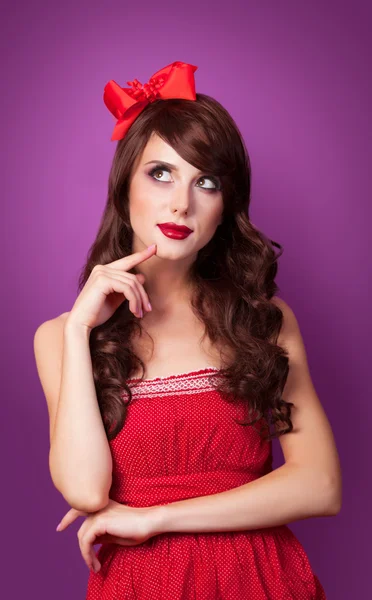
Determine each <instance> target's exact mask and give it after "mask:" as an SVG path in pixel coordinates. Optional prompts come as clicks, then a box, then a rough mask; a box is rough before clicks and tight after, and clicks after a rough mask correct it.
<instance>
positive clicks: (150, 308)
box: [147, 302, 152, 310]
mask: <svg viewBox="0 0 372 600" xmlns="http://www.w3.org/2000/svg"><path fill="white" fill-rule="evenodd" d="M147 308H148V309H149V310H152V306H151V304H150V302H149V303H148V305H147Z"/></svg>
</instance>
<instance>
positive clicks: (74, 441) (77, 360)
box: [49, 319, 112, 512]
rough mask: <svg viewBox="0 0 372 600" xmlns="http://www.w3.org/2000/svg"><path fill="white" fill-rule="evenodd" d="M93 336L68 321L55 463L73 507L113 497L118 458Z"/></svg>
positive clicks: (90, 506) (59, 484) (55, 475)
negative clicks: (96, 374) (95, 366)
mask: <svg viewBox="0 0 372 600" xmlns="http://www.w3.org/2000/svg"><path fill="white" fill-rule="evenodd" d="M89 335H90V332H89V330H87V329H85V328H82V327H79V326H77V325H75V324H72V323H70V322H69V321H68V319H67V320H66V322H65V326H64V347H63V357H62V376H61V387H60V395H59V403H58V409H57V413H56V419H55V425H54V429H53V433H52V438H51V447H50V453H49V468H50V473H51V476H52V480H53V483H54V484H55V486H56V488H57V489H58V490H59V491H60V492H61V493H62V495H63V496H64V498H65V499H66V501H67V502H68V503H69V504H70V506H72V507H73V508H76V509H78V510H86V511H90V512H91V511H95V510H99V509H100V508H102V507H103V506H104V505H105V504H107V502H108V491H109V489H110V485H111V478H112V457H111V452H110V448H109V444H108V441H107V436H106V433H105V429H104V426H103V422H102V418H101V414H100V411H99V406H98V401H97V395H96V391H95V386H94V379H93V371H92V362H91V356H90V350H89Z"/></svg>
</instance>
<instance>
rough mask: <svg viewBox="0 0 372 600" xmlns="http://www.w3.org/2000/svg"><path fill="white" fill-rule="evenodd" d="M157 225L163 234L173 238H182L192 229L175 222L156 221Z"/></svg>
mask: <svg viewBox="0 0 372 600" xmlns="http://www.w3.org/2000/svg"><path fill="white" fill-rule="evenodd" d="M158 227H159V229H160V230H161V231H162V233H164V235H166V236H167V237H169V238H172V239H174V240H183V239H185V238H186V237H188V236H189V235H190V233H192V229H190V228H189V227H186V225H177V224H176V223H158Z"/></svg>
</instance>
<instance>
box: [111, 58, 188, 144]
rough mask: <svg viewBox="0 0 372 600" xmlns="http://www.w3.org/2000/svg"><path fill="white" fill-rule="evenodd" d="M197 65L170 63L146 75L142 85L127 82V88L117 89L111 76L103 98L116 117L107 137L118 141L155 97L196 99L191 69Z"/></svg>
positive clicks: (118, 87)
mask: <svg viewBox="0 0 372 600" xmlns="http://www.w3.org/2000/svg"><path fill="white" fill-rule="evenodd" d="M197 68H198V67H195V66H194V65H190V64H188V63H183V62H179V61H177V62H173V63H171V64H170V65H167V66H166V67H164V68H163V69H160V71H157V72H156V73H154V75H152V77H150V79H149V81H148V83H145V84H144V85H142V83H140V82H139V81H138V79H134V80H133V81H127V84H128V85H130V86H131V87H130V88H121V87H120V86H119V85H118V84H117V83H116V82H115V81H114V80H113V79H111V80H110V81H109V82H108V83H107V84H106V86H105V88H104V92H103V101H104V103H105V104H106V106H107V108H108V109H109V111H110V112H111V113H112V114H113V115H114V117H115V118H116V119H118V121H117V123H116V125H115V127H114V131H113V134H112V137H111V140H120V139H121V138H123V137H124V136H125V134H126V132H127V131H128V129H129V127H130V126H131V124H132V123H133V121H135V119H136V118H137V117H138V115H139V114H140V112H141V111H142V110H143V109H144V108H145V106H147V105H148V104H149V102H154V100H156V99H157V98H161V99H163V100H167V99H169V98H184V99H185V100H196V94H195V80H194V72H195V71H196V69H197Z"/></svg>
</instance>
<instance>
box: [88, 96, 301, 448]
mask: <svg viewBox="0 0 372 600" xmlns="http://www.w3.org/2000/svg"><path fill="white" fill-rule="evenodd" d="M153 132H155V133H156V134H157V135H159V136H160V137H161V138H162V139H164V140H165V141H166V142H167V143H168V144H169V145H171V146H172V147H173V148H174V150H175V151H176V152H177V153H178V154H179V155H180V156H181V157H182V158H183V159H184V160H186V161H187V162H189V163H190V164H192V165H193V166H194V167H195V168H197V169H199V170H200V171H203V172H205V173H208V174H209V175H216V176H217V177H219V179H220V181H221V183H222V193H223V220H222V223H221V224H220V225H219V226H218V227H217V229H216V232H215V234H214V236H213V238H212V239H211V240H210V241H209V242H208V244H206V246H204V247H203V248H201V249H200V250H199V252H198V255H197V258H196V260H195V262H194V263H193V265H192V267H191V271H190V275H191V281H192V282H193V284H194V285H193V289H194V291H193V295H192V300H191V306H192V310H193V311H194V313H195V314H196V315H197V316H198V317H199V319H200V320H201V321H202V322H203V323H204V324H205V333H204V336H203V338H204V337H205V336H206V335H207V336H208V337H209V339H210V341H211V343H212V344H218V347H221V348H225V349H226V351H227V353H228V352H229V353H230V354H229V355H230V356H233V357H234V359H233V360H232V361H231V360H229V361H228V360H226V357H225V358H224V357H223V353H222V352H221V362H222V364H223V368H222V369H221V371H220V372H219V374H220V375H222V377H218V378H216V386H215V387H216V389H217V390H218V391H219V392H220V393H221V394H222V396H223V398H224V399H226V400H227V401H229V402H233V401H234V400H237V399H240V400H243V401H244V406H245V408H246V410H247V411H248V414H249V415H250V418H252V417H253V418H252V420H251V421H248V422H247V421H245V420H243V421H241V422H240V424H241V425H253V426H254V425H255V423H257V422H258V421H259V422H260V423H261V425H262V424H263V426H262V427H261V429H260V434H261V435H263V436H264V439H266V440H271V439H273V438H275V437H278V436H279V435H283V434H284V433H288V432H289V431H291V430H292V429H293V426H292V422H291V420H290V414H291V406H293V404H292V403H291V402H286V401H285V400H284V399H283V398H282V397H281V396H282V392H283V388H284V385H285V382H286V379H287V375H288V371H289V365H288V363H289V360H288V354H287V351H286V350H285V349H284V348H282V347H280V346H279V345H277V341H278V336H279V333H280V329H281V325H282V319H283V313H282V311H281V310H280V308H279V307H278V306H276V305H274V304H273V303H272V302H270V299H271V298H272V297H273V296H274V294H275V293H276V292H277V291H278V289H279V288H278V286H277V285H276V283H275V282H274V278H275V276H276V273H277V268H278V265H277V260H278V258H279V257H280V256H281V254H282V251H283V250H282V246H281V245H280V244H278V243H276V242H274V241H272V240H270V239H268V238H267V237H266V236H265V235H264V234H263V233H262V232H260V231H259V230H258V229H257V228H256V227H255V226H254V225H253V224H252V223H251V221H250V220H249V205H250V196H251V166H250V160H249V156H248V152H247V149H246V146H245V143H244V140H243V138H242V136H241V134H240V132H239V130H238V127H237V125H236V123H235V122H234V120H233V119H232V117H231V116H230V114H229V113H228V112H227V110H226V109H225V108H224V107H223V106H222V105H221V104H220V103H219V102H218V101H216V100H215V99H214V98H212V97H210V96H208V95H206V94H196V100H184V99H178V98H177V99H169V100H161V99H158V100H155V101H154V102H152V103H150V104H148V105H147V106H146V107H145V109H144V110H143V111H142V112H141V113H140V114H139V116H138V117H137V118H136V120H135V121H134V123H133V124H132V125H131V127H130V128H129V130H128V132H127V134H126V136H125V137H124V138H123V139H121V140H119V141H118V143H117V146H116V150H115V154H114V158H113V161H112V165H111V169H110V173H109V180H108V197H107V202H106V206H105V209H104V212H103V216H102V219H101V223H100V225H99V229H98V234H97V236H96V239H95V241H94V242H93V244H92V246H91V247H90V249H89V252H88V257H87V261H86V264H85V265H84V267H83V269H82V271H81V273H80V277H79V284H78V291H79V292H80V291H81V289H82V287H83V286H84V285H85V283H86V281H87V279H88V277H89V276H90V273H91V271H92V269H93V267H94V266H95V265H97V264H101V265H104V264H107V263H110V262H112V261H114V260H117V259H119V258H122V257H123V256H127V255H129V254H132V238H133V230H132V228H131V225H130V219H129V198H128V189H129V181H130V176H131V172H132V167H133V164H134V161H135V159H136V157H137V156H138V155H139V154H142V152H143V150H144V148H145V146H146V144H147V142H148V140H149V138H150V136H151V135H152V133H153ZM274 246H275V247H277V248H278V249H279V253H278V254H275V251H274ZM129 272H132V273H136V272H137V271H136V268H133V269H132V270H130V271H129ZM136 327H138V328H139V329H140V330H141V320H140V319H137V318H136V317H135V316H134V315H133V314H132V312H131V311H130V310H129V303H128V302H127V301H124V302H123V303H122V304H121V305H120V307H119V308H118V309H117V310H116V311H115V313H114V314H113V315H112V317H111V318H110V319H109V320H108V321H106V322H105V323H103V324H102V325H99V326H98V327H95V328H93V329H92V331H91V334H90V341H89V344H90V352H91V358H92V367H93V376H94V382H95V388H96V393H97V399H98V402H99V407H100V412H101V417H102V420H103V423H104V427H105V431H106V435H107V437H108V439H109V440H111V439H113V438H114V437H115V436H116V435H117V434H118V433H119V431H120V430H121V429H122V427H123V425H124V422H125V417H126V413H127V404H128V402H130V401H131V399H132V394H131V390H130V387H129V386H128V385H127V383H126V380H127V379H129V378H130V376H131V374H132V373H134V372H135V371H137V370H138V367H139V366H140V367H141V369H142V378H143V377H144V372H145V365H144V363H143V361H142V360H141V359H140V358H139V357H138V356H136V354H135V353H134V352H133V349H132V347H131V342H130V340H131V336H132V334H133V332H134V330H135V328H136ZM213 379H215V378H214V377H213ZM271 425H273V426H274V432H273V433H270V426H271Z"/></svg>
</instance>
